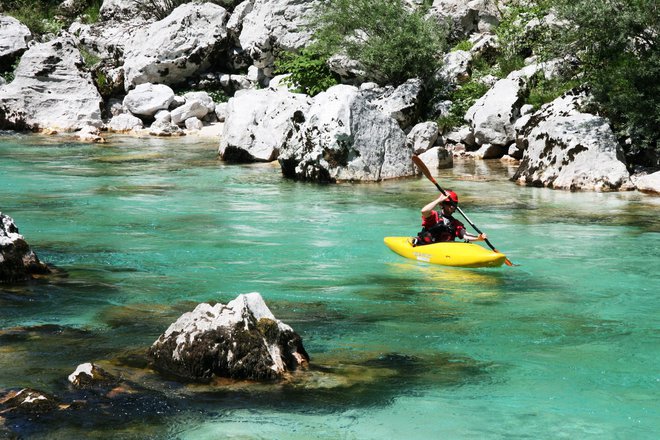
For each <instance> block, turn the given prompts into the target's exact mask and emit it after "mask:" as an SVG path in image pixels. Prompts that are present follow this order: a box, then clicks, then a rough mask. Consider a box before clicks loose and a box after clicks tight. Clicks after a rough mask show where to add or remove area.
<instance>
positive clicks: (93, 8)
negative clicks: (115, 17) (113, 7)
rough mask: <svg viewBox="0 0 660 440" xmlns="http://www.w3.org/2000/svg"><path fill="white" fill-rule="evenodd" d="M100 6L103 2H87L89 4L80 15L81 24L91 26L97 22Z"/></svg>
mask: <svg viewBox="0 0 660 440" xmlns="http://www.w3.org/2000/svg"><path fill="white" fill-rule="evenodd" d="M102 5H103V0H89V4H88V5H87V6H86V7H85V10H84V11H83V14H82V20H83V23H87V24H92V23H96V22H98V21H99V18H100V15H101V14H100V12H101V6H102Z"/></svg>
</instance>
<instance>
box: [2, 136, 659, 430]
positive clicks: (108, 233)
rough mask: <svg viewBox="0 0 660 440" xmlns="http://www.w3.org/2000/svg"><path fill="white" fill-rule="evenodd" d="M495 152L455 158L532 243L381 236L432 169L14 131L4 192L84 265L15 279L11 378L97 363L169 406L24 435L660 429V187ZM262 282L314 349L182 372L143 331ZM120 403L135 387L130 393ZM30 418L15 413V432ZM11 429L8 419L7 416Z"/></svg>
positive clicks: (468, 201)
mask: <svg viewBox="0 0 660 440" xmlns="http://www.w3.org/2000/svg"><path fill="white" fill-rule="evenodd" d="M513 171H514V169H512V168H509V167H507V166H504V165H501V164H499V163H498V162H478V163H473V162H458V163H457V164H456V166H455V167H454V168H453V169H451V170H445V171H441V172H440V174H439V177H438V180H439V182H440V183H441V184H443V186H445V187H451V188H453V189H455V190H456V191H457V192H458V194H459V196H460V197H461V201H462V205H463V209H464V210H465V211H466V213H468V214H469V215H470V218H471V219H472V220H473V221H474V222H475V223H476V224H477V225H478V226H479V227H480V228H481V229H482V230H484V231H486V232H487V233H488V234H489V237H490V239H491V241H492V242H493V243H494V244H495V245H496V246H497V247H498V248H499V249H500V250H501V251H503V252H506V253H507V255H508V257H509V258H510V259H511V260H512V261H514V262H515V263H517V264H520V266H517V267H513V268H511V267H506V266H504V267H502V268H497V269H455V268H445V267H440V266H431V265H427V264H424V263H418V262H414V261H411V260H406V259H404V258H402V257H399V256H398V255H396V254H394V253H392V252H391V251H389V250H388V249H387V248H386V247H385V246H384V245H383V243H382V238H383V237H384V236H387V235H410V234H414V233H415V232H417V230H418V229H419V221H420V218H419V209H420V208H421V206H423V205H424V204H426V203H427V202H428V201H429V200H432V198H433V197H434V196H435V192H434V191H435V188H434V186H433V185H432V184H430V183H429V182H428V181H426V180H425V179H423V178H420V179H404V180H397V181H392V182H384V183H380V184H355V185H353V184H341V185H330V186H328V185H314V184H308V183H296V182H292V181H288V180H284V179H283V178H282V177H281V174H280V172H279V168H278V167H277V166H275V165H271V164H258V165H227V164H224V163H222V162H220V161H218V160H217V158H216V143H215V142H205V141H200V140H199V139H194V138H179V139H152V138H147V139H131V138H123V137H115V138H113V139H112V142H111V143H109V144H105V145H85V144H79V143H73V142H72V143H68V142H67V141H66V139H62V138H56V137H54V138H43V137H36V136H19V135H11V134H5V135H2V136H0V182H1V188H2V191H1V192H0V194H1V196H0V211H2V212H3V213H6V214H8V215H10V216H11V217H13V218H14V220H15V221H16V223H17V225H18V226H19V228H20V232H21V233H22V234H23V235H24V236H25V238H26V239H27V241H28V242H29V243H30V245H31V246H32V248H33V250H35V252H36V253H37V254H38V256H39V257H40V259H41V260H42V261H45V262H47V263H49V264H52V265H55V266H57V267H58V268H60V269H62V270H63V271H65V272H66V273H67V274H68V275H67V276H61V277H55V278H52V279H50V280H47V281H46V280H39V281H35V282H31V283H28V284H25V285H12V286H2V287H0V389H9V388H18V387H24V386H30V387H33V388H37V389H40V390H44V391H48V392H52V393H55V394H56V395H57V394H59V393H63V392H64V390H65V389H66V384H65V380H66V376H67V375H68V374H70V373H71V372H72V371H73V370H74V369H75V367H76V366H77V365H78V364H79V363H81V362H88V361H94V362H98V363H100V364H101V365H102V366H104V367H105V368H107V369H109V370H110V371H112V372H114V373H116V374H121V375H122V376H123V377H126V378H127V379H130V380H132V381H134V382H136V383H138V384H141V385H143V386H145V387H147V388H149V389H152V390H156V391H158V392H159V393H162V394H163V395H164V396H166V399H167V402H168V410H166V411H153V412H148V411H147V413H146V414H145V412H143V411H142V410H141V411H132V410H131V409H130V408H128V409H125V410H124V411H123V413H124V416H123V418H121V419H120V422H121V423H119V424H118V423H117V417H116V415H109V416H105V415H104V414H100V415H96V416H95V417H93V418H91V419H90V420H88V421H87V422H81V421H80V420H75V417H74V418H66V417H62V418H61V419H57V420H55V421H53V422H52V423H50V424H49V425H48V426H43V425H38V424H37V425H29V424H26V425H25V426H19V428H18V430H19V432H23V433H25V434H26V435H28V436H29V437H31V438H42V437H43V438H177V439H218V438H232V439H235V438H238V439H252V438H263V439H273V438H278V439H280V438H281V439H309V438H319V439H335V438H341V439H372V438H373V439H376V438H379V439H380V438H420V439H426V438H429V439H437V438H447V439H463V438H465V439H475V438H485V439H499V438H507V439H508V438H530V439H531V438H534V439H536V438H551V439H555V438H571V439H573V438H580V439H631V438H635V439H647V438H648V439H651V438H657V432H658V430H659V429H660V405H659V403H660V402H659V400H660V398H659V396H660V393H659V391H660V375H659V372H660V369H659V368H658V365H659V362H658V361H659V360H660V356H659V354H660V331H659V326H658V311H659V310H660V307H659V306H660V299H659V296H658V292H659V291H660V274H659V271H658V269H660V198H654V197H650V196H644V195H641V194H639V193H634V192H631V193H612V194H598V193H569V192H561V191H552V190H548V189H540V188H524V187H519V186H516V185H514V184H512V183H510V182H509V181H508V180H507V178H508V177H509V176H510V175H512V173H513ZM252 291H258V292H260V293H261V295H262V296H263V297H264V299H265V301H266V303H267V304H268V305H269V307H270V308H271V310H272V311H273V313H274V314H275V316H277V317H278V318H279V319H281V320H283V321H284V322H286V323H288V324H290V325H291V326H292V327H293V328H294V329H295V330H296V331H297V332H298V333H299V334H300V335H301V336H302V338H303V343H304V345H305V348H306V350H307V351H308V353H309V354H310V356H311V358H312V369H311V371H310V372H308V373H306V374H301V375H298V376H297V377H296V378H295V380H293V381H292V382H291V383H286V384H279V385H272V384H271V385H255V384H247V383H242V384H228V383H216V384H211V385H210V386H207V385H205V386H202V385H195V386H192V385H188V386H184V385H181V384H176V383H174V382H169V381H166V380H164V379H161V378H159V377H158V376H157V375H155V374H154V373H153V372H151V371H150V370H149V369H148V368H145V367H146V364H145V358H144V352H145V351H146V349H147V348H148V347H149V345H150V344H151V343H152V342H153V341H154V340H155V339H156V338H157V337H158V336H159V335H160V334H161V333H162V332H163V331H164V330H165V329H166V328H167V326H168V325H169V324H170V323H171V322H173V321H174V320H175V319H176V318H177V317H178V316H180V315H181V314H182V313H183V312H185V311H189V310H191V309H192V308H194V306H195V305H196V304H197V303H199V302H203V301H207V302H224V303H226V302H228V301H230V300H231V299H233V298H235V297H236V296H237V295H238V294H241V293H247V292H252ZM118 411H120V412H121V409H118ZM21 430H22V431H21ZM0 433H1V431H0Z"/></svg>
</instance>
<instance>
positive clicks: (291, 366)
mask: <svg viewBox="0 0 660 440" xmlns="http://www.w3.org/2000/svg"><path fill="white" fill-rule="evenodd" d="M149 355H150V357H151V358H152V359H153V365H154V367H155V368H156V369H157V370H159V371H161V372H163V373H164V374H167V375H173V376H176V377H178V378H180V379H183V380H186V381H209V380H211V379H213V378H214V377H227V378H233V379H252V380H274V379H280V378H282V377H284V375H285V374H286V373H287V372H290V371H293V370H296V369H298V368H301V367H305V366H306V365H307V363H308V362H309V356H308V355H307V352H306V351H305V349H304V348H303V345H302V340H301V338H300V336H299V335H298V334H297V333H296V332H294V331H293V329H292V328H291V327H290V326H288V325H286V324H284V323H282V322H281V321H279V320H278V319H276V318H275V316H273V314H272V313H271V311H270V310H269V309H268V307H267V306H266V304H265V303H264V300H263V298H262V297H261V295H260V294H259V293H257V292H253V293H248V294H244V295H239V296H238V297H237V298H236V299H234V300H232V301H230V302H229V303H227V304H226V305H225V304H220V303H218V304H216V305H214V306H212V305H210V304H207V303H202V304H199V305H198V306H197V307H196V308H195V309H194V310H193V311H192V312H188V313H184V314H183V315H182V316H181V317H180V318H179V319H177V321H176V322H175V323H173V324H172V325H170V326H169V328H168V329H167V330H166V331H165V333H163V334H162V335H161V336H160V337H159V338H158V340H156V341H155V342H154V343H153V345H152V346H151V348H150V349H149Z"/></svg>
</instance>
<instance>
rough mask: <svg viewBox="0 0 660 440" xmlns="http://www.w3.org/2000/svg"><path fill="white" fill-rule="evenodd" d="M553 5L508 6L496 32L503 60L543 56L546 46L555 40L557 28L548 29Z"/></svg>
mask: <svg viewBox="0 0 660 440" xmlns="http://www.w3.org/2000/svg"><path fill="white" fill-rule="evenodd" d="M551 3H552V1H551V0H512V1H510V2H508V3H507V7H506V9H505V10H504V11H503V14H502V19H501V21H500V23H499V25H498V26H497V28H496V29H495V34H496V35H497V38H498V41H499V43H500V51H501V54H502V55H501V56H502V57H504V58H507V59H510V58H516V57H518V58H523V59H524V58H526V57H529V56H531V55H532V54H536V55H540V52H542V49H543V47H545V45H546V43H547V42H548V41H549V40H551V39H552V38H553V37H554V32H553V29H554V28H553V27H552V26H546V25H545V23H546V17H547V15H548V12H549V11H550V8H551V6H552V4H551Z"/></svg>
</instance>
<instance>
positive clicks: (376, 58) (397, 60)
mask: <svg viewBox="0 0 660 440" xmlns="http://www.w3.org/2000/svg"><path fill="white" fill-rule="evenodd" d="M312 28H313V29H315V33H314V38H315V43H316V45H317V49H316V50H318V52H319V54H320V56H321V58H326V59H327V58H329V57H331V56H332V55H334V54H337V53H344V54H346V55H347V56H348V57H350V58H351V59H354V60H356V61H358V62H359V63H360V64H361V65H362V66H363V68H364V69H365V71H366V72H367V74H368V75H369V76H370V77H372V79H373V80H375V81H377V82H380V83H382V84H401V83H403V82H405V81H406V80H407V79H409V78H413V77H419V78H422V79H426V78H429V77H431V75H432V74H433V73H434V72H435V71H436V70H437V69H438V67H439V63H440V55H441V54H442V52H443V51H444V48H445V46H446V39H447V29H446V27H443V26H441V25H440V24H439V23H438V22H437V21H435V20H434V19H432V18H425V17H424V15H423V13H422V12H421V11H412V12H411V11H409V10H407V9H406V8H405V7H404V5H403V3H402V2H401V0H328V1H327V2H326V3H325V4H324V5H323V7H322V8H321V11H320V14H319V16H318V17H317V19H316V20H314V21H313V22H312Z"/></svg>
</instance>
